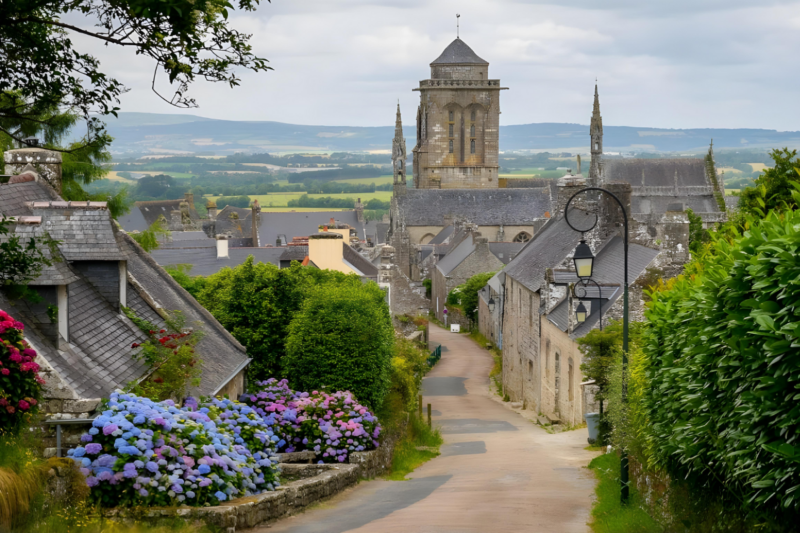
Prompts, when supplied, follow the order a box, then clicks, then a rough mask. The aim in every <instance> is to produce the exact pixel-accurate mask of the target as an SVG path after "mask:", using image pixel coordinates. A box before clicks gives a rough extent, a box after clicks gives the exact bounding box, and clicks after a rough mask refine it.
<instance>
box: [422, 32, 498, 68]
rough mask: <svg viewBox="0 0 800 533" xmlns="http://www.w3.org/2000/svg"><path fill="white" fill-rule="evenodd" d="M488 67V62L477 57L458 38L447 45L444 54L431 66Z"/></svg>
mask: <svg viewBox="0 0 800 533" xmlns="http://www.w3.org/2000/svg"><path fill="white" fill-rule="evenodd" d="M465 63H468V64H478V65H488V64H489V62H488V61H486V60H485V59H481V58H480V57H478V54H476V53H475V52H474V51H473V50H472V48H470V47H469V46H468V45H467V43H465V42H464V41H462V40H461V39H459V38H456V40H455V41H453V42H452V43H450V44H449V45H447V48H445V49H444V52H442V54H441V55H440V56H439V57H437V58H436V59H434V60H433V62H432V63H431V65H460V64H465Z"/></svg>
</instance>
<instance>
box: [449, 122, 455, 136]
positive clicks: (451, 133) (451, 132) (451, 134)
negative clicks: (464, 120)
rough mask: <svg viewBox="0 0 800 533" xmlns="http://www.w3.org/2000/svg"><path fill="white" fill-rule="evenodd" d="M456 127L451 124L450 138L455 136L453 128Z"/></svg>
mask: <svg viewBox="0 0 800 533" xmlns="http://www.w3.org/2000/svg"><path fill="white" fill-rule="evenodd" d="M454 126H455V125H454V124H450V137H452V136H453V127H454Z"/></svg>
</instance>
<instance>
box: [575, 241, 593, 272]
mask: <svg viewBox="0 0 800 533" xmlns="http://www.w3.org/2000/svg"><path fill="white" fill-rule="evenodd" d="M572 260H573V261H574V262H575V272H577V274H578V277H579V278H584V279H585V278H591V277H592V266H593V265H594V254H592V249H591V248H589V245H588V244H586V241H585V240H583V239H581V242H579V243H578V246H577V247H576V248H575V254H574V255H573V256H572Z"/></svg>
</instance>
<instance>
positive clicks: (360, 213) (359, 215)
mask: <svg viewBox="0 0 800 533" xmlns="http://www.w3.org/2000/svg"><path fill="white" fill-rule="evenodd" d="M356 220H358V223H359V224H363V223H364V204H362V203H361V198H359V199H358V200H356Z"/></svg>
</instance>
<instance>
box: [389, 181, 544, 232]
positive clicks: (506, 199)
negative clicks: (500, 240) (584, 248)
mask: <svg viewBox="0 0 800 533" xmlns="http://www.w3.org/2000/svg"><path fill="white" fill-rule="evenodd" d="M396 200H397V205H398V207H399V209H400V210H401V212H402V213H403V216H404V217H405V223H406V224H407V225H413V226H442V225H444V217H445V216H447V215H456V216H460V217H463V218H465V219H466V220H468V221H469V222H471V223H473V224H478V225H479V226H497V225H500V224H503V225H506V226H527V225H531V224H533V222H534V221H535V220H538V219H543V218H545V214H546V213H547V212H549V211H550V189H549V188H538V189H410V190H408V191H407V192H406V194H405V195H403V196H398V197H396Z"/></svg>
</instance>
